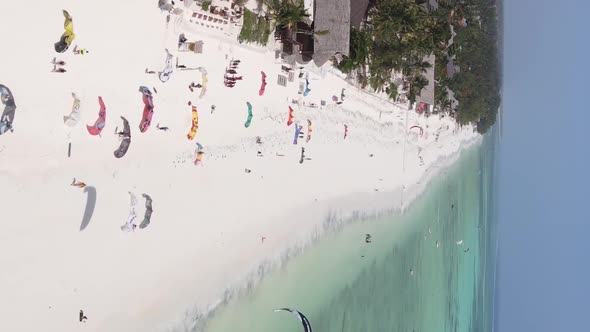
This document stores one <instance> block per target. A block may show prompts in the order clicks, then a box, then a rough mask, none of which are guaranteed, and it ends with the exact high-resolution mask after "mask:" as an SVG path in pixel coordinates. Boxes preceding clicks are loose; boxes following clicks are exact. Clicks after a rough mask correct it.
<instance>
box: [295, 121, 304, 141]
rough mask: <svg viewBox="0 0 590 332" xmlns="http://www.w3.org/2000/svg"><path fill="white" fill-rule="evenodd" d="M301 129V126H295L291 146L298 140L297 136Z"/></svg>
mask: <svg viewBox="0 0 590 332" xmlns="http://www.w3.org/2000/svg"><path fill="white" fill-rule="evenodd" d="M302 129H303V126H302V125H299V124H295V137H293V144H295V145H297V139H298V138H299V134H301V130H302Z"/></svg>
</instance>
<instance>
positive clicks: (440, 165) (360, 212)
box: [160, 136, 482, 332]
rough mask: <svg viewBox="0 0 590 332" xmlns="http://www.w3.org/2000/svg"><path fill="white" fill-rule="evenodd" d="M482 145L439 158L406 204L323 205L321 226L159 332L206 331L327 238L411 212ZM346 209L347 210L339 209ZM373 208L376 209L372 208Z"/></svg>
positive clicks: (352, 199) (369, 196) (369, 197)
mask: <svg viewBox="0 0 590 332" xmlns="http://www.w3.org/2000/svg"><path fill="white" fill-rule="evenodd" d="M481 143H482V138H481V137H480V136H478V137H475V138H474V139H471V140H469V141H465V142H462V144H461V145H460V148H459V150H458V151H455V153H453V154H450V155H447V156H441V157H439V159H438V160H437V161H436V162H434V165H432V167H430V168H429V169H427V170H426V171H425V172H424V173H423V174H422V177H421V179H420V181H418V183H415V184H414V185H412V186H411V187H410V188H409V190H408V191H409V192H410V193H411V194H410V195H409V196H410V197H411V199H410V200H407V201H405V202H404V203H403V204H401V203H400V204H397V205H396V204H393V205H391V203H388V202H391V199H393V198H395V197H398V198H399V196H400V194H399V188H397V189H396V190H391V191H387V192H379V193H374V192H364V193H352V194H348V195H344V196H341V197H337V198H333V199H330V200H329V201H327V202H324V204H325V205H327V206H324V207H323V208H322V209H321V211H322V212H320V213H318V214H317V215H316V216H315V217H316V218H315V219H316V220H317V219H322V220H323V221H322V222H313V223H312V224H313V225H314V226H313V227H312V229H310V230H307V231H304V232H303V233H304V234H303V235H301V236H300V237H299V238H298V239H296V240H292V241H290V243H289V244H287V245H285V246H283V248H282V249H281V250H280V251H279V253H278V254H275V255H274V256H273V257H270V258H265V259H262V260H261V261H258V262H257V263H255V264H254V265H253V267H251V268H249V269H248V271H247V272H244V273H242V274H240V277H239V278H237V279H236V280H235V281H234V282H232V283H231V284H230V285H229V286H228V287H226V288H225V290H224V291H223V292H221V293H220V294H221V296H220V297H219V298H218V299H217V300H215V301H213V302H211V303H209V304H206V305H204V306H203V305H194V306H193V307H192V308H190V309H186V310H185V312H184V313H183V314H179V315H178V317H177V318H176V319H174V320H172V323H167V324H163V325H167V327H166V328H163V329H160V330H162V331H173V332H183V331H196V332H202V331H205V328H206V327H207V324H208V322H209V321H210V320H211V319H212V318H214V316H215V315H216V313H217V311H218V310H223V308H224V307H225V306H226V305H228V304H229V303H230V302H231V301H234V300H236V299H238V298H240V297H242V296H245V295H248V294H250V293H251V292H253V291H255V290H256V288H257V287H258V285H259V284H260V283H261V282H263V281H264V278H265V277H266V276H267V275H268V274H269V273H276V272H277V271H278V270H280V269H282V268H283V267H284V266H286V265H287V264H289V262H290V261H291V260H292V259H294V258H296V257H297V256H299V255H301V254H302V253H303V252H305V251H306V250H308V249H310V248H311V247H313V246H314V245H316V244H317V243H318V242H320V241H322V239H324V238H325V237H327V236H330V235H333V234H335V233H338V232H340V231H342V229H343V228H345V227H347V226H349V225H351V224H357V223H367V222H369V223H370V222H374V221H376V220H379V219H381V218H383V217H387V216H393V217H398V216H401V215H403V214H404V213H405V210H406V209H408V208H410V207H411V206H412V205H413V204H414V203H415V202H416V200H418V199H420V197H421V196H423V195H424V194H425V192H426V190H427V189H426V186H427V185H428V184H429V183H430V182H431V181H432V180H433V179H434V177H435V176H437V175H440V174H441V173H443V172H445V173H446V171H447V170H448V169H449V168H451V167H453V166H454V164H455V163H456V162H458V161H459V160H460V159H461V156H462V154H463V153H465V151H467V150H469V149H472V148H475V147H476V146H478V145H480V144H481ZM375 196H378V197H379V198H378V199H377V201H378V203H377V204H375V201H376V199H375ZM359 201H360V202H361V203H359ZM344 203H348V204H344ZM354 204H357V205H354ZM345 205H347V206H348V207H346V208H337V207H342V206H345ZM351 205H353V207H352V208H350V206H351ZM370 205H373V206H372V207H370ZM335 207H336V208H335ZM322 216H323V217H322ZM180 317H183V318H180Z"/></svg>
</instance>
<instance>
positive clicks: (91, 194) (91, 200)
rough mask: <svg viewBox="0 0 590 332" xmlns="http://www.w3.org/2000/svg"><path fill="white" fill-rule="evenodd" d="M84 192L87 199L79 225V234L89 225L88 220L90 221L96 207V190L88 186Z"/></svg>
mask: <svg viewBox="0 0 590 332" xmlns="http://www.w3.org/2000/svg"><path fill="white" fill-rule="evenodd" d="M84 192H85V193H87V199H86V208H85V209H84V217H83V218H82V223H81V224H80V232H81V231H83V230H85V229H86V227H87V226H88V224H90V219H92V214H93V213H94V206H95V205H96V188H94V187H90V186H88V187H86V188H84Z"/></svg>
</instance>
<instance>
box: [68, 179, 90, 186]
mask: <svg viewBox="0 0 590 332" xmlns="http://www.w3.org/2000/svg"><path fill="white" fill-rule="evenodd" d="M70 186H74V187H78V188H84V187H86V183H84V182H81V181H76V178H74V180H72V184H70Z"/></svg>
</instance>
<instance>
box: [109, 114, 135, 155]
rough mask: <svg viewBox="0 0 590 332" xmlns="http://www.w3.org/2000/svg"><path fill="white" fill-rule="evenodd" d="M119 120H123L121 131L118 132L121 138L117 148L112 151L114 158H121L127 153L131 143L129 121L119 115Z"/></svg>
mask: <svg viewBox="0 0 590 332" xmlns="http://www.w3.org/2000/svg"><path fill="white" fill-rule="evenodd" d="M121 120H123V131H121V132H119V133H118V134H119V137H120V138H121V144H120V145H119V148H118V149H117V150H115V152H113V153H114V155H115V158H122V157H123V156H124V155H125V154H126V153H127V150H128V149H129V145H130V144H131V128H130V127H129V121H127V119H125V118H124V117H121Z"/></svg>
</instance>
